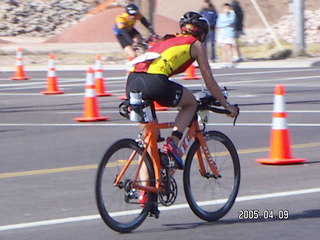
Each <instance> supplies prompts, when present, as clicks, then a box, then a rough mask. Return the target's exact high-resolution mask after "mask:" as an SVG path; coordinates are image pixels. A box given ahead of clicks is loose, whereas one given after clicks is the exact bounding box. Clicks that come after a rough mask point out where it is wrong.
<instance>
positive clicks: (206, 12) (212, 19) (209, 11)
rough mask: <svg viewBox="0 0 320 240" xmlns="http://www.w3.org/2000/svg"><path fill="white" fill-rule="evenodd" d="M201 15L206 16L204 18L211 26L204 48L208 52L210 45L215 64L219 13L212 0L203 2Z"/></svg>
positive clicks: (212, 59)
mask: <svg viewBox="0 0 320 240" xmlns="http://www.w3.org/2000/svg"><path fill="white" fill-rule="evenodd" d="M200 14H201V15H202V16H204V18H205V19H206V20H207V21H208V23H209V26H210V32H209V33H208V35H207V37H206V39H205V42H204V46H205V47H206V50H207V51H208V47H207V45H208V43H209V47H210V50H211V57H210V59H211V61H212V62H214V61H215V60H216V51H215V28H216V23H217V18H218V13H217V11H216V9H215V7H214V6H213V4H212V3H211V1H210V0H204V1H203V7H202V9H201V11H200Z"/></svg>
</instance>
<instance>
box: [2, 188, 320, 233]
mask: <svg viewBox="0 0 320 240" xmlns="http://www.w3.org/2000/svg"><path fill="white" fill-rule="evenodd" d="M319 192H320V188H309V189H301V190H295V191H284V192H274V193H266V194H259V195H249V196H241V197H238V198H237V199H236V202H246V201H255V200H256V201H258V200H263V199H270V198H283V197H291V196H296V195H305V194H313V193H319ZM221 201H223V199H218V200H214V201H206V202H202V203H200V205H202V206H205V205H215V204H219V203H221ZM185 208H189V205H188V204H177V205H173V206H170V207H160V208H159V210H160V211H162V212H164V211H170V210H177V209H185ZM134 213H136V212H135V211H133V212H132V213H131V214H134ZM123 214H126V215H128V214H130V212H114V213H113V215H114V216H121V215H123ZM96 219H100V215H98V214H95V215H87V216H79V217H69V218H58V219H52V220H44V221H36V222H29V223H19V224H11V225H3V226H0V231H9V230H18V229H26V228H34V227H41V226H51V225H56V224H66V223H75V222H83V221H91V220H96Z"/></svg>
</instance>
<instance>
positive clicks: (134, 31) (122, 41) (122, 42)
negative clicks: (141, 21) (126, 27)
mask: <svg viewBox="0 0 320 240" xmlns="http://www.w3.org/2000/svg"><path fill="white" fill-rule="evenodd" d="M128 33H129V35H130V37H131V39H133V38H135V37H136V36H137V35H139V34H140V33H139V32H138V31H137V29H135V28H132V30H131V31H130V32H128ZM116 37H117V39H118V41H119V43H120V45H121V47H122V48H125V47H127V46H131V44H130V43H129V42H128V41H127V40H126V39H125V38H124V37H123V35H122V34H121V33H120V34H119V35H116Z"/></svg>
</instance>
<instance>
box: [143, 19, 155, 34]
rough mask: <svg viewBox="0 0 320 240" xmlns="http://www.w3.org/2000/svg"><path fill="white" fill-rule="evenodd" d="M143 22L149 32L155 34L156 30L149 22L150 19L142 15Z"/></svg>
mask: <svg viewBox="0 0 320 240" xmlns="http://www.w3.org/2000/svg"><path fill="white" fill-rule="evenodd" d="M140 21H141V23H142V25H143V26H145V27H146V28H148V30H149V32H150V33H151V34H152V35H155V32H154V30H153V27H152V25H151V24H150V23H149V22H148V20H147V19H146V18H145V17H143V16H142V17H141V19H140Z"/></svg>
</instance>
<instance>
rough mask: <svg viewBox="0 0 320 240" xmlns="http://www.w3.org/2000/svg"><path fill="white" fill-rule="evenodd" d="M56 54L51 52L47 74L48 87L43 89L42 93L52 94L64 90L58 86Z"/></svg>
mask: <svg viewBox="0 0 320 240" xmlns="http://www.w3.org/2000/svg"><path fill="white" fill-rule="evenodd" d="M55 59H56V56H55V55H54V54H53V53H51V54H49V60H48V65H49V70H48V76H47V89H46V90H45V91H42V92H40V93H42V94H46V95H51V94H62V93H63V91H59V88H58V78H57V76H56V68H55V63H54V61H55Z"/></svg>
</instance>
